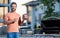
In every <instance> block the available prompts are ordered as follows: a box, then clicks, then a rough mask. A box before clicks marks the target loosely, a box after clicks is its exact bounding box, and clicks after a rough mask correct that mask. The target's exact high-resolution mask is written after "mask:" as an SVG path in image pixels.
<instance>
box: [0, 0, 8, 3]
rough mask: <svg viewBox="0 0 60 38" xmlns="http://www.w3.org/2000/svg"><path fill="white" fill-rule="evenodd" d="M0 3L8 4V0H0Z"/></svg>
mask: <svg viewBox="0 0 60 38" xmlns="http://www.w3.org/2000/svg"><path fill="white" fill-rule="evenodd" d="M0 4H8V0H0Z"/></svg>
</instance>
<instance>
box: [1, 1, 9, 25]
mask: <svg viewBox="0 0 60 38" xmlns="http://www.w3.org/2000/svg"><path fill="white" fill-rule="evenodd" d="M9 4H10V0H0V26H1V25H3V22H2V20H3V19H4V18H3V17H4V15H5V14H6V13H8V12H9V8H10V7H9Z"/></svg>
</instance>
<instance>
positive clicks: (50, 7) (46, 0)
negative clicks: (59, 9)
mask: <svg viewBox="0 0 60 38" xmlns="http://www.w3.org/2000/svg"><path fill="white" fill-rule="evenodd" d="M41 2H42V4H44V6H46V7H47V10H45V12H44V13H45V16H44V17H43V18H47V17H51V16H55V17H57V16H59V15H58V14H57V13H55V12H54V9H55V5H54V4H55V1H54V0H41Z"/></svg>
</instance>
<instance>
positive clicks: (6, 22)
mask: <svg viewBox="0 0 60 38" xmlns="http://www.w3.org/2000/svg"><path fill="white" fill-rule="evenodd" d="M12 23H14V20H10V21H8V20H5V21H4V24H12Z"/></svg>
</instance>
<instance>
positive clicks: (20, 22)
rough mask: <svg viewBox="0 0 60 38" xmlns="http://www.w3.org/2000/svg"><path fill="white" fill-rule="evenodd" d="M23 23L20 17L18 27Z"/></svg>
mask: <svg viewBox="0 0 60 38" xmlns="http://www.w3.org/2000/svg"><path fill="white" fill-rule="evenodd" d="M23 22H24V20H22V21H21V17H19V21H18V24H19V25H22V23H23Z"/></svg>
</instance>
